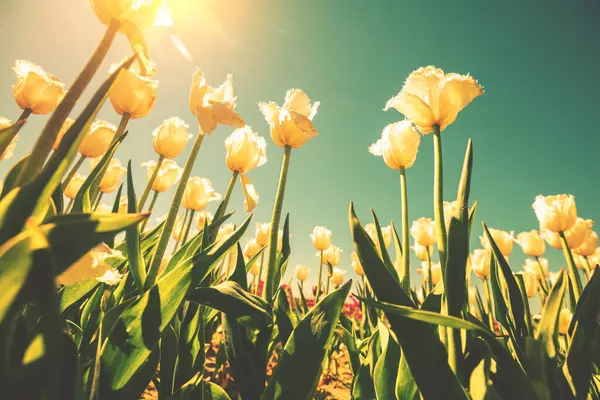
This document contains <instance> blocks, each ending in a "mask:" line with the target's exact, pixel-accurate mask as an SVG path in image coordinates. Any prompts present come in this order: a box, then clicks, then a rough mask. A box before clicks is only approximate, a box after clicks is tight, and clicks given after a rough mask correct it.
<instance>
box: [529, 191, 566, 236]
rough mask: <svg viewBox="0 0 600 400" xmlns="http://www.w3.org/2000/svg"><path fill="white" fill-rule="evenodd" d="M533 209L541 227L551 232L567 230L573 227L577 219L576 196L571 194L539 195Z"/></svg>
mask: <svg viewBox="0 0 600 400" xmlns="http://www.w3.org/2000/svg"><path fill="white" fill-rule="evenodd" d="M533 210H534V211H535V215H536V217H537V219H538V221H539V222H540V227H541V229H547V230H549V231H550V232H555V233H558V232H565V231H568V230H569V229H571V228H573V226H574V225H575V222H576V221H577V207H576V206H575V198H574V197H573V196H571V195H566V194H559V195H556V196H541V195H540V196H537V197H536V198H535V202H534V203H533Z"/></svg>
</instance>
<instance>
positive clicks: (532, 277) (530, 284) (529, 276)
mask: <svg viewBox="0 0 600 400" xmlns="http://www.w3.org/2000/svg"><path fill="white" fill-rule="evenodd" d="M521 275H523V281H524V282H525V292H526V293H527V297H529V298H532V297H535V295H536V294H537V291H538V286H539V284H538V278H537V274H535V273H532V272H529V271H523V272H521Z"/></svg>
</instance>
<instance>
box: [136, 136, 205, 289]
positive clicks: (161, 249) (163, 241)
mask: <svg viewBox="0 0 600 400" xmlns="http://www.w3.org/2000/svg"><path fill="white" fill-rule="evenodd" d="M203 140H204V135H203V133H202V132H200V133H199V134H198V136H196V140H195V142H194V146H193V147H192V150H191V151H190V155H189V156H188V159H187V161H186V163H185V167H184V168H183V173H182V174H181V179H180V180H179V184H178V185H177V190H176V191H175V196H174V197H173V202H172V203H171V208H170V209H169V214H168V215H167V220H166V221H165V224H164V226H163V229H162V232H161V234H160V239H159V241H158V245H157V247H156V252H155V253H154V256H153V257H152V262H151V263H150V268H149V270H148V277H147V278H146V288H149V287H152V285H154V282H155V280H156V275H157V274H158V269H159V268H160V263H161V261H162V259H163V256H164V255H165V251H166V250H167V246H168V245H169V239H170V238H171V233H172V232H173V227H174V225H175V220H176V219H177V213H178V212H179V207H180V206H181V198H182V197H183V192H184V190H185V187H186V185H187V182H188V179H190V175H191V173H192V168H193V167H194V164H195V163H196V158H197V157H198V153H199V152H200V147H201V146H202V141H203Z"/></svg>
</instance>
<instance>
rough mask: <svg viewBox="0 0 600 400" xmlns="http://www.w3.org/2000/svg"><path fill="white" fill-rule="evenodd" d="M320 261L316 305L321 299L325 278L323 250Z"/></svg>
mask: <svg viewBox="0 0 600 400" xmlns="http://www.w3.org/2000/svg"><path fill="white" fill-rule="evenodd" d="M319 260H320V261H319V277H318V279H317V294H316V295H315V303H316V302H318V301H319V297H321V279H322V276H323V250H321V254H320V258H319Z"/></svg>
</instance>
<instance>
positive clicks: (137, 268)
mask: <svg viewBox="0 0 600 400" xmlns="http://www.w3.org/2000/svg"><path fill="white" fill-rule="evenodd" d="M117 142H118V140H117V141H116V142H115V143H113V145H114V146H115V147H114V148H113V152H114V149H116V143H117ZM109 151H110V150H109ZM105 156H106V155H105ZM103 161H104V159H103ZM101 163H102V162H100V164H101ZM100 164H98V165H97V166H96V167H98V166H99V165H100ZM102 173H104V172H102ZM82 189H83V187H82ZM80 192H81V190H80ZM127 212H128V213H129V214H136V213H137V198H136V196H135V187H134V185H133V172H132V170H131V160H129V162H128V163H127ZM125 241H126V243H127V258H128V259H129V268H128V270H129V273H130V274H131V277H132V278H133V282H134V283H135V286H136V288H137V290H138V291H140V292H141V291H143V290H144V283H145V281H146V263H145V261H144V256H143V254H142V249H141V244H140V229H139V228H138V226H137V225H133V226H130V227H129V228H127V230H126V231H125Z"/></svg>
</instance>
